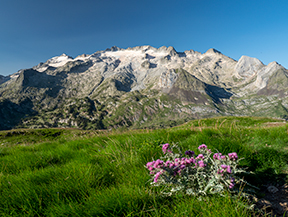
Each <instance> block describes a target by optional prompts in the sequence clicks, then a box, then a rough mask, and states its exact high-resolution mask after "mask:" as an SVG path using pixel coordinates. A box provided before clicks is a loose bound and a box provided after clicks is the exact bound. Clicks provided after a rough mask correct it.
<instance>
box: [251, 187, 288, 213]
mask: <svg viewBox="0 0 288 217" xmlns="http://www.w3.org/2000/svg"><path fill="white" fill-rule="evenodd" d="M261 193H263V194H265V196H264V197H263V198H261V199H258V198H254V201H255V202H256V207H257V208H258V209H259V210H260V211H261V213H262V214H263V215H264V216H265V215H268V216H276V217H280V216H288V184H284V185H282V186H273V185H265V186H263V187H262V189H261Z"/></svg>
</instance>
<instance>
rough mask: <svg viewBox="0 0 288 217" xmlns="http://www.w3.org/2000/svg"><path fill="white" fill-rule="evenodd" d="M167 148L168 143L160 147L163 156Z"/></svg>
mask: <svg viewBox="0 0 288 217" xmlns="http://www.w3.org/2000/svg"><path fill="white" fill-rule="evenodd" d="M168 148H169V144H168V143H166V144H164V145H163V146H162V151H163V153H164V154H166V152H167V149H168Z"/></svg>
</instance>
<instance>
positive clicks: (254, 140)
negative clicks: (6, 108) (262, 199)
mask: <svg viewBox="0 0 288 217" xmlns="http://www.w3.org/2000/svg"><path fill="white" fill-rule="evenodd" d="M220 120H221V121H220ZM224 120H225V119H219V120H218V121H217V119H207V120H201V121H200V122H199V121H194V122H190V123H188V124H186V125H182V126H179V127H175V128H170V129H162V130H153V131H152V130H139V131H126V132H121V133H119V132H111V133H106V132H102V133H100V132H97V133H96V132H94V131H76V130H71V131H67V130H66V131H65V130H57V129H53V130H52V131H51V130H40V131H37V130H34V131H27V133H26V134H18V133H13V134H11V132H10V134H9V135H8V136H7V133H9V132H3V133H2V134H1V133H0V138H1V140H0V143H1V142H2V144H3V143H5V144H4V145H2V146H1V148H0V195H1V200H0V216H251V215H253V213H252V212H251V211H250V210H248V209H246V208H245V206H247V204H248V202H247V201H245V200H244V199H243V198H240V197H239V198H237V199H236V200H235V199H232V198H231V197H230V196H229V195H227V197H220V196H209V197H205V198H202V200H198V198H195V197H191V196H186V195H177V196H173V197H160V196H159V194H158V192H159V191H160V190H161V189H158V188H151V187H150V183H149V178H150V176H149V173H148V170H147V169H146V168H145V167H144V165H145V164H146V163H147V162H148V161H151V160H152V159H157V158H159V157H160V156H161V155H162V150H161V146H160V145H161V144H163V143H167V142H168V143H178V145H179V146H180V147H182V148H183V150H185V149H188V148H189V149H191V150H195V151H196V150H197V147H198V146H199V145H201V144H202V143H204V144H206V145H207V146H208V147H209V148H211V149H212V150H218V151H219V152H222V153H223V154H227V153H229V152H237V153H238V155H239V156H240V157H244V158H245V159H244V160H243V161H242V162H241V166H243V167H245V168H248V170H251V171H253V172H254V174H253V175H250V176H246V177H245V178H246V179H247V180H248V181H249V182H251V184H253V185H256V186H258V187H260V186H261V185H263V184H265V183H266V182H283V181H285V179H286V174H287V162H288V154H287V150H288V149H287V142H288V138H287V137H288V135H287V129H286V127H285V126H282V127H276V128H264V127H261V125H262V124H263V123H265V122H268V121H270V122H271V121H274V120H270V119H259V118H257V119H253V118H236V119H233V118H229V120H228V119H226V121H225V122H224V123H226V125H224V123H222V125H221V127H219V126H220V124H221V122H223V121H224ZM201 122H202V126H201V128H200V129H199V126H195V125H196V123H197V124H198V123H200V125H201ZM203 123H205V126H204V124H203ZM215 125H216V126H215ZM255 125H256V126H255ZM192 126H194V128H193V127H192ZM195 127H198V128H195ZM21 132H22V131H21ZM23 132H24V131H23ZM39 132H40V133H39ZM49 132H50V133H49ZM51 132H52V133H51ZM5 135H6V136H5ZM35 135H37V136H35ZM1 136H2V137H1ZM17 143H18V144H17ZM266 144H267V145H266ZM254 214H255V213H254ZM255 215H256V214H255Z"/></svg>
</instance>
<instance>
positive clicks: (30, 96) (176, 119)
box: [0, 46, 288, 130]
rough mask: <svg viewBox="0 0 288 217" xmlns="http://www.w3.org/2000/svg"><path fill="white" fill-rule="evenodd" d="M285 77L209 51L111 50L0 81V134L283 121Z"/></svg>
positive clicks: (273, 66)
mask: <svg viewBox="0 0 288 217" xmlns="http://www.w3.org/2000/svg"><path fill="white" fill-rule="evenodd" d="M287 91H288V71H287V70H286V69H285V68H284V67H282V66H281V65H279V64H278V63H276V62H272V63H270V64H268V65H267V66H266V65H264V64H263V63H262V62H261V61H260V60H258V59H256V58H251V57H247V56H242V57H241V58H240V60H239V61H235V60H233V59H231V58H229V57H227V56H225V55H223V54H221V53H220V52H219V51H216V50H214V49H210V50H208V51H207V52H206V53H204V54H201V53H199V52H196V51H193V50H190V51H185V52H182V53H180V52H176V51H175V49H174V48H173V47H168V48H167V47H161V48H158V49H157V48H153V47H151V46H140V47H134V48H128V49H121V48H118V47H112V48H110V49H106V50H105V51H98V52H96V53H94V54H92V55H86V54H83V55H80V56H78V57H76V58H75V59H73V58H72V57H70V56H67V55H65V54H62V55H61V56H58V57H54V58H51V59H49V60H47V61H46V62H45V63H39V64H38V65H37V66H35V67H33V68H31V69H25V70H20V71H19V72H17V73H15V74H13V75H10V76H6V77H4V76H0V104H1V107H0V119H1V123H0V129H1V130H3V129H11V128H15V127H81V128H85V129H103V128H113V127H114V128H116V127H121V126H129V127H134V128H139V127H165V126H173V125H175V124H179V123H183V122H184V121H187V120H190V119H194V118H200V117H211V116H217V115H253V116H270V117H278V118H286V117H288V112H287V109H286V108H287V106H288V100H287V97H286V96H287V93H288V92H287Z"/></svg>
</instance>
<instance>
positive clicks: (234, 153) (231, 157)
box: [228, 152, 238, 161]
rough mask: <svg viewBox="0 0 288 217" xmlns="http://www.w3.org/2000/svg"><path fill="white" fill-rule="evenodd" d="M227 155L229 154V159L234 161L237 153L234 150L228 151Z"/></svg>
mask: <svg viewBox="0 0 288 217" xmlns="http://www.w3.org/2000/svg"><path fill="white" fill-rule="evenodd" d="M228 156H229V159H230V160H234V161H235V160H237V159H238V155H237V153H236V152H232V153H229V154H228Z"/></svg>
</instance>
